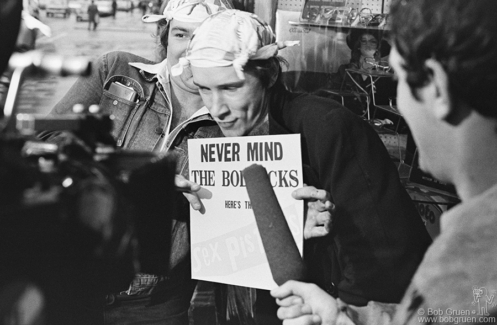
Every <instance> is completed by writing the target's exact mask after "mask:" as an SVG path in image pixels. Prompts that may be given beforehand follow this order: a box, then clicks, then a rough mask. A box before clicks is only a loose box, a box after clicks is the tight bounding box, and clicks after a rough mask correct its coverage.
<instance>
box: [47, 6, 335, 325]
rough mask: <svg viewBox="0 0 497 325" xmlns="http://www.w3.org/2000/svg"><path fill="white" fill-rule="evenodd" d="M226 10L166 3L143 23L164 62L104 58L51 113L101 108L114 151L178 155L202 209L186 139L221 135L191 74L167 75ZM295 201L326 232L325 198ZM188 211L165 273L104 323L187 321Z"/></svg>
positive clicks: (190, 284)
mask: <svg viewBox="0 0 497 325" xmlns="http://www.w3.org/2000/svg"><path fill="white" fill-rule="evenodd" d="M230 7H231V4H230V3H229V2H228V1H227V0H212V1H206V0H171V1H169V2H168V3H167V4H166V6H165V8H164V10H163V12H162V14H161V15H146V16H144V17H143V18H142V19H143V21H144V22H147V23H158V25H159V26H158V27H159V33H158V34H159V35H158V36H159V38H160V41H161V44H162V47H163V48H164V50H165V52H166V54H165V55H164V56H166V55H167V58H164V59H163V60H162V61H161V62H160V63H158V64H154V63H153V62H151V61H149V60H146V59H144V58H141V57H138V56H136V55H133V54H130V53H125V52H110V53H106V54H104V55H103V56H101V57H100V58H99V59H98V60H97V61H96V62H95V64H94V69H93V71H92V74H91V76H90V77H89V78H81V79H78V80H77V81H76V83H75V85H74V86H73V87H72V88H71V89H70V90H69V92H68V93H67V94H66V95H65V96H64V97H63V98H62V99H61V100H60V101H59V102H58V103H57V104H56V106H55V107H54V108H53V109H52V111H51V113H50V114H65V113H70V112H71V108H72V107H73V106H74V105H75V104H83V105H84V106H85V107H89V106H90V105H92V104H99V105H100V111H101V112H102V113H104V114H105V113H108V114H112V115H114V117H115V118H114V127H113V131H112V134H113V136H114V138H115V139H116V142H117V146H118V147H120V148H123V149H135V150H148V151H155V152H157V153H159V154H160V155H165V154H166V153H167V154H170V155H174V156H175V157H176V159H177V173H178V176H177V178H176V186H178V187H181V188H183V190H184V191H185V192H184V193H183V195H184V196H185V197H186V198H187V199H188V201H189V202H190V204H191V205H192V206H193V208H195V209H200V207H201V202H200V201H199V200H198V198H197V196H196V194H195V191H198V190H199V189H200V186H199V185H197V184H195V183H193V182H190V181H188V180H187V178H188V176H189V175H188V157H187V152H188V150H187V140H188V139H190V138H207V137H219V136H223V134H222V132H221V131H220V129H219V126H218V125H217V124H216V123H215V121H214V120H213V119H212V117H211V116H210V114H209V112H208V110H207V109H206V108H205V107H204V105H203V102H202V99H201V97H200V95H199V93H198V89H197V87H196V86H195V85H193V83H192V79H191V74H190V75H188V74H182V75H180V76H172V75H171V74H170V73H169V71H170V69H171V67H172V66H173V65H175V64H176V63H178V62H179V60H180V58H181V57H182V56H183V55H184V52H185V50H186V46H187V43H188V41H189V39H190V37H191V35H192V33H193V30H194V29H195V28H196V27H197V26H198V25H199V24H200V22H201V21H203V20H204V19H205V18H207V17H208V16H209V15H211V14H213V13H216V12H218V11H221V10H224V9H225V8H230ZM115 83H118V84H117V85H115ZM113 84H114V85H113ZM115 86H117V87H119V88H120V89H124V90H125V91H126V94H131V96H133V98H132V99H131V98H129V97H128V98H123V97H122V96H121V95H119V94H116V93H114V92H113V91H112V89H111V87H115ZM123 87H127V88H123ZM126 89H128V90H129V89H131V90H132V91H133V92H129V91H127V90H126ZM39 136H40V137H41V138H42V139H45V140H47V141H53V142H57V141H64V140H65V139H67V137H72V135H70V134H68V133H67V132H62V133H61V132H42V133H40V134H39ZM190 191H191V192H190ZM295 198H296V199H311V202H309V210H308V212H307V213H308V216H309V218H308V222H307V223H306V226H305V229H306V232H307V234H308V235H309V236H318V235H320V234H322V233H327V228H328V223H329V220H330V218H331V212H330V211H331V210H332V205H331V202H329V200H328V197H327V193H326V192H325V191H319V190H317V189H315V188H313V187H304V188H301V189H298V190H297V191H296V193H295ZM185 208H187V207H185ZM185 211H186V212H184V213H182V214H181V215H180V216H179V217H180V219H178V220H176V219H175V220H173V221H172V229H173V235H172V238H171V244H172V250H171V257H170V261H169V265H168V266H165V267H166V268H167V271H168V272H167V276H163V275H156V274H148V273H143V274H142V273H140V274H138V275H137V276H136V277H135V279H134V280H133V282H132V284H131V285H130V287H129V288H128V290H124V291H122V292H121V293H118V294H111V295H108V296H107V304H108V307H107V308H106V313H105V323H106V324H114V323H115V324H122V323H124V322H126V323H127V324H133V323H134V322H141V321H142V322H144V321H146V322H147V324H154V323H160V324H185V323H188V318H187V310H188V306H189V302H190V298H191V296H192V292H193V290H194V287H195V281H192V280H191V279H190V262H189V236H188V225H187V220H188V215H189V212H188V209H185ZM143 271H144V272H146V270H143ZM152 302H153V303H152Z"/></svg>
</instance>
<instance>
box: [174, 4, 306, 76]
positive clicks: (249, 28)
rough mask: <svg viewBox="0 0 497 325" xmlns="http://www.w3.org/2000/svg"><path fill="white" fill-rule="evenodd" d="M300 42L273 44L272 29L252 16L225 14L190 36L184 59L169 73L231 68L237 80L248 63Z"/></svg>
mask: <svg viewBox="0 0 497 325" xmlns="http://www.w3.org/2000/svg"><path fill="white" fill-rule="evenodd" d="M298 44H299V41H286V42H276V37H275V35H274V33H273V31H272V29H271V27H270V26H269V25H268V24H266V23H265V22H264V21H262V20H261V19H259V17H257V16H256V15H255V14H252V13H249V12H245V11H240V10H234V9H232V10H224V11H220V12H219V13H217V14H215V15H212V16H210V17H209V18H208V19H206V20H205V21H204V22H203V23H202V25H200V26H199V27H198V28H197V29H196V30H195V32H194V33H193V36H192V39H191V40H190V43H189V45H188V49H187V50H186V56H185V57H183V58H180V59H179V62H178V64H176V65H175V66H174V67H172V69H171V74H172V75H180V74H181V73H182V72H183V68H184V67H187V66H189V65H192V66H195V67H226V66H233V67H234V68H235V71H236V74H237V75H238V77H239V78H240V79H244V75H243V67H244V66H245V65H246V64H247V62H248V61H249V60H265V59H269V58H271V57H274V56H276V55H277V54H278V51H279V50H280V49H283V48H285V47H287V46H293V45H298Z"/></svg>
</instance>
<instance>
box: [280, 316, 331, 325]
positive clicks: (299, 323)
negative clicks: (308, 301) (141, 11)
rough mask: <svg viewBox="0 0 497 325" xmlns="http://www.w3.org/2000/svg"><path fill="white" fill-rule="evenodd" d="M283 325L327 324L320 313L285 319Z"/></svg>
mask: <svg viewBox="0 0 497 325" xmlns="http://www.w3.org/2000/svg"><path fill="white" fill-rule="evenodd" d="M283 325H325V324H322V323H321V317H319V316H318V315H304V316H300V317H298V318H294V319H285V320H284V321H283Z"/></svg>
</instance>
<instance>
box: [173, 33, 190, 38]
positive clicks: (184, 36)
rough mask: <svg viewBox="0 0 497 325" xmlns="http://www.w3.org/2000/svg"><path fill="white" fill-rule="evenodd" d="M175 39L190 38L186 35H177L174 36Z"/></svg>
mask: <svg viewBox="0 0 497 325" xmlns="http://www.w3.org/2000/svg"><path fill="white" fill-rule="evenodd" d="M174 37H177V38H186V37H188V35H186V34H184V33H177V34H174Z"/></svg>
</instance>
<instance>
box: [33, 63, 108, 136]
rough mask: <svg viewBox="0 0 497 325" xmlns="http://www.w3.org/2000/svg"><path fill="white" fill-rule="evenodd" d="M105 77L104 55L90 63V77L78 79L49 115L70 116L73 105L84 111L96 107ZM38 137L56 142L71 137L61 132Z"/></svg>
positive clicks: (43, 133) (105, 64)
mask: <svg viewBox="0 0 497 325" xmlns="http://www.w3.org/2000/svg"><path fill="white" fill-rule="evenodd" d="M107 75H108V63H107V54H104V55H102V56H101V57H99V58H98V59H97V60H95V61H93V62H92V69H91V74H90V76H87V77H79V78H78V79H77V80H76V82H75V83H74V85H73V86H72V87H71V88H70V89H69V91H68V92H67V93H66V94H65V95H64V97H62V99H61V100H60V101H59V102H58V103H57V104H56V105H55V106H54V107H53V108H52V110H51V111H50V113H49V115H63V114H71V113H72V108H73V106H74V105H75V104H82V105H83V106H84V107H85V108H86V109H88V107H90V105H93V104H97V105H98V104H99V103H100V98H101V97H102V93H103V85H104V82H105V79H106V76H107ZM38 137H39V138H40V139H43V140H45V141H53V142H58V141H59V140H60V139H61V138H68V137H71V135H70V134H69V133H67V132H62V131H52V132H45V131H42V132H40V133H39V134H38Z"/></svg>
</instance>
